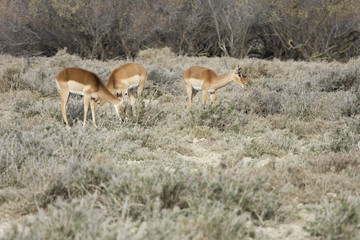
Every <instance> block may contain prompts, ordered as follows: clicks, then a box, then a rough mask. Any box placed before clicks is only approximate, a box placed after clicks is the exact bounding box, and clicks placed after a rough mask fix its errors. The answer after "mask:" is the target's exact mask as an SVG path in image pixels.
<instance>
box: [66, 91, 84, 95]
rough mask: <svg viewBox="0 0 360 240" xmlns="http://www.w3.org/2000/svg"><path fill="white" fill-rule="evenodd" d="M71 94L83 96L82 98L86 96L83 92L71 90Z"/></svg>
mask: <svg viewBox="0 0 360 240" xmlns="http://www.w3.org/2000/svg"><path fill="white" fill-rule="evenodd" d="M69 92H70V93H73V94H77V95H81V96H84V93H83V92H77V91H71V90H69Z"/></svg>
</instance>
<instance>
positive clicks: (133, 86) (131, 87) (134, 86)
mask: <svg viewBox="0 0 360 240" xmlns="http://www.w3.org/2000/svg"><path fill="white" fill-rule="evenodd" d="M137 86H139V84H138V83H137V84H133V85H130V86H129V87H128V89H133V88H136V87H137Z"/></svg>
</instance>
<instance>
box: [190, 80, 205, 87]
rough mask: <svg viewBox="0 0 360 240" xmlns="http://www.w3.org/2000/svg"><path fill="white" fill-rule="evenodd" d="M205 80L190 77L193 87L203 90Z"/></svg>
mask: <svg viewBox="0 0 360 240" xmlns="http://www.w3.org/2000/svg"><path fill="white" fill-rule="evenodd" d="M203 82H204V81H202V80H199V79H196V78H190V84H191V87H192V88H193V89H195V90H202V89H201V87H202V84H203Z"/></svg>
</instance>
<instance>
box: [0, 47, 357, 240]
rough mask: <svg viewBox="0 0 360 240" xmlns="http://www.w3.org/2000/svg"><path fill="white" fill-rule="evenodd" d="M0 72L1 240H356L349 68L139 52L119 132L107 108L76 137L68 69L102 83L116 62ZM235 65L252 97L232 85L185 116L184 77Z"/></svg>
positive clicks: (353, 82)
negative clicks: (62, 77)
mask: <svg viewBox="0 0 360 240" xmlns="http://www.w3.org/2000/svg"><path fill="white" fill-rule="evenodd" d="M0 58H1V61H0V62H1V65H0V76H1V78H0V90H1V91H0V99H1V102H2V103H1V104H0V116H1V119H2V122H1V124H0V146H1V148H0V174H1V178H0V238H2V239H52V238H70V239H73V238H76V239H89V238H99V239H103V238H110V239H115V238H116V239H129V238H130V239H144V238H155V239H161V238H170V239H236V238H237V239H239V238H242V239H279V238H286V239H299V238H300V239H345V238H346V239H351V238H353V239H356V238H358V237H359V230H358V219H359V216H360V215H359V214H360V209H359V207H358V206H359V203H360V200H359V198H358V195H359V190H358V189H360V188H359V187H360V186H359V182H360V181H359V178H358V176H359V173H360V168H359V166H360V164H359V159H360V153H359V148H358V146H357V144H358V142H359V140H360V137H359V133H360V115H359V113H360V95H359V84H360V77H359V76H358V70H357V69H358V65H359V63H360V60H358V59H354V60H351V61H350V62H348V63H346V64H342V63H322V62H313V63H307V62H293V61H289V62H281V61H278V60H273V61H264V60H254V59H240V60H239V59H234V58H205V57H203V58H200V57H199V58H195V57H182V56H175V55H174V54H172V53H171V52H169V50H168V49H162V50H154V49H149V50H146V51H144V52H142V53H140V55H139V57H138V59H136V61H137V62H139V63H141V64H143V65H144V66H145V68H146V69H147V70H148V72H149V79H148V82H147V84H146V88H145V90H144V93H143V99H142V100H143V101H141V102H138V103H137V111H136V112H134V111H132V109H129V111H128V113H129V119H128V121H127V122H125V123H120V122H119V121H118V120H117V118H116V116H115V113H114V110H113V108H112V107H111V106H110V105H109V104H106V105H104V106H103V107H101V108H99V109H97V111H96V116H97V123H98V127H97V128H95V127H93V125H92V124H91V120H89V123H88V125H87V126H86V127H85V128H83V127H82V126H81V122H82V108H83V107H82V104H83V102H82V99H81V98H78V97H74V96H71V99H70V101H69V104H68V117H69V120H70V123H71V125H72V128H71V129H67V128H65V126H64V125H63V121H62V116H61V113H60V107H59V96H58V93H57V90H56V87H55V81H54V76H55V74H56V73H57V72H59V71H60V70H61V69H63V68H65V67H70V66H76V67H82V68H85V69H88V70H90V71H93V72H96V73H98V74H99V76H100V77H101V78H102V79H103V80H104V82H106V81H107V79H106V78H107V77H108V75H109V74H110V72H111V70H112V69H113V68H115V67H118V66H120V65H122V64H124V63H125V61H108V62H101V61H96V60H84V59H80V58H79V57H77V56H73V55H69V54H67V53H66V52H65V51H59V53H58V54H57V55H56V56H54V57H52V58H41V57H37V58H29V59H22V58H14V57H11V56H7V55H1V56H0ZM237 64H240V65H241V66H242V67H243V69H244V71H245V72H246V75H247V77H248V78H247V81H248V82H249V87H248V88H246V89H241V88H240V87H238V86H236V85H235V84H233V83H232V84H230V85H228V86H226V87H224V88H223V89H220V90H219V91H217V93H216V105H215V106H209V105H208V106H206V108H203V107H202V103H201V100H200V97H199V96H200V95H199V96H196V97H195V99H194V100H193V108H192V111H191V112H190V113H188V112H187V111H186V102H185V99H186V94H185V90H184V83H183V80H182V77H181V76H182V72H183V71H184V70H185V69H186V68H187V67H189V66H191V65H202V66H206V67H210V68H213V69H214V70H216V71H217V72H218V73H219V74H225V73H227V72H229V71H230V70H231V69H232V68H233V67H235V66H236V65H237ZM89 114H90V113H89ZM88 119H91V117H90V115H89V116H88ZM28 216H32V217H28ZM9 224H12V226H11V225H10V227H9ZM335 225H336V226H338V227H337V228H336V229H334V228H332V226H335ZM5 226H7V227H5ZM1 233H2V234H1Z"/></svg>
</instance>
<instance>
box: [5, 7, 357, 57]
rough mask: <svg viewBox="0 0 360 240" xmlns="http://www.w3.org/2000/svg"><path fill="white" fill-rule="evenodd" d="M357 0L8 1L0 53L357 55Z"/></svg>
mask: <svg viewBox="0 0 360 240" xmlns="http://www.w3.org/2000/svg"><path fill="white" fill-rule="evenodd" d="M359 12H360V4H359V2H358V1H356V0H346V1H330V0H326V1H312V0H306V1H299V0H291V1H289V0H276V1H270V0H266V1H263V0H251V1H244V0H235V1H234V0H223V1H215V0H181V1H169V0H155V1H154V0H153V1H128V0H117V1H112V0H106V1H102V2H101V3H100V2H98V1H96V0H91V1H87V2H84V1H81V0H66V1H65V0H52V1H47V0H26V1H23V0H15V1H14V0H5V1H2V3H1V4H0V50H1V51H2V52H5V53H11V54H14V55H21V54H25V55H46V56H51V55H54V54H55V53H56V52H57V51H58V50H59V49H62V48H64V47H67V48H68V50H69V52H70V53H75V54H78V55H80V56H84V57H90V58H98V59H112V58H118V57H122V58H123V57H126V58H131V57H134V56H136V55H137V54H138V52H139V50H141V49H146V48H158V47H170V48H171V50H172V51H173V52H175V53H177V54H187V55H196V56H232V57H244V56H246V55H248V56H251V57H260V58H268V57H276V58H281V59H295V60H313V59H323V60H333V59H338V60H348V59H349V58H351V57H354V56H358V55H359V54H360V52H359V50H358V48H357V46H358V45H359V36H360V33H359V22H360V21H359V20H360V14H359Z"/></svg>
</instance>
